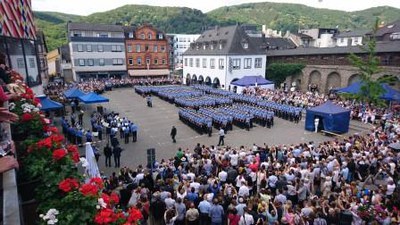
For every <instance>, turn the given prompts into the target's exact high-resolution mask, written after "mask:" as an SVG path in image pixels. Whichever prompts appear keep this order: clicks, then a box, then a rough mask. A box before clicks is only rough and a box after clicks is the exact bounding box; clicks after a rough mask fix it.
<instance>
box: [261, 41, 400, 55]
mask: <svg viewBox="0 0 400 225" xmlns="http://www.w3.org/2000/svg"><path fill="white" fill-rule="evenodd" d="M376 52H377V53H383V52H400V41H386V42H377V43H376ZM350 53H355V54H357V53H366V51H364V50H363V49H362V48H360V46H346V47H332V48H296V49H285V50H269V51H267V57H273V56H295V55H330V54H345V55H347V54H350Z"/></svg>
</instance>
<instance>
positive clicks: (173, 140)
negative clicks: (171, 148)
mask: <svg viewBox="0 0 400 225" xmlns="http://www.w3.org/2000/svg"><path fill="white" fill-rule="evenodd" d="M176 133H177V131H176V127H175V126H172V129H171V138H172V142H173V143H176V140H175V136H176Z"/></svg>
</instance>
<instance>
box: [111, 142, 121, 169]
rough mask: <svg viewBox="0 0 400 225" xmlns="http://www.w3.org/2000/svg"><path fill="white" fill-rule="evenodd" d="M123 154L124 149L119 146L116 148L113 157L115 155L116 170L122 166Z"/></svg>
mask: <svg viewBox="0 0 400 225" xmlns="http://www.w3.org/2000/svg"><path fill="white" fill-rule="evenodd" d="M121 152H122V148H121V147H120V146H119V145H117V146H115V147H114V149H113V155H114V163H115V168H119V167H120V166H121V165H120V159H121Z"/></svg>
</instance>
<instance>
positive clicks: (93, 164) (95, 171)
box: [85, 142, 100, 178]
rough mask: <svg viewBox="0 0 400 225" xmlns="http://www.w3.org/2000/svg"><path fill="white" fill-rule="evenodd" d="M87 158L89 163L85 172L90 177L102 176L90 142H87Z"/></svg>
mask: <svg viewBox="0 0 400 225" xmlns="http://www.w3.org/2000/svg"><path fill="white" fill-rule="evenodd" d="M86 160H87V163H88V165H87V167H86V171H85V172H86V174H87V175H88V176H89V178H93V177H100V171H99V167H98V166H97V161H96V157H95V156H94V152H93V148H92V145H91V143H90V142H86Z"/></svg>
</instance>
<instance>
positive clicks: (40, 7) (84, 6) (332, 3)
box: [32, 0, 400, 15]
mask: <svg viewBox="0 0 400 225" xmlns="http://www.w3.org/2000/svg"><path fill="white" fill-rule="evenodd" d="M265 1H269V2H289V3H300V4H305V5H309V6H312V7H318V8H328V9H338V10H345V11H356V10H363V9H366V8H370V7H375V6H384V5H388V6H393V7H396V8H400V0H32V4H33V9H34V10H36V11H56V12H63V13H69V14H78V15H89V14H91V13H94V12H102V11H107V10H111V9H114V8H117V7H120V6H123V5H126V4H146V5H156V6H182V7H183V6H185V7H190V8H196V9H200V10H201V11H203V12H208V11H210V10H213V9H216V8H218V7H221V6H230V5H238V4H242V3H249V2H265Z"/></svg>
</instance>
